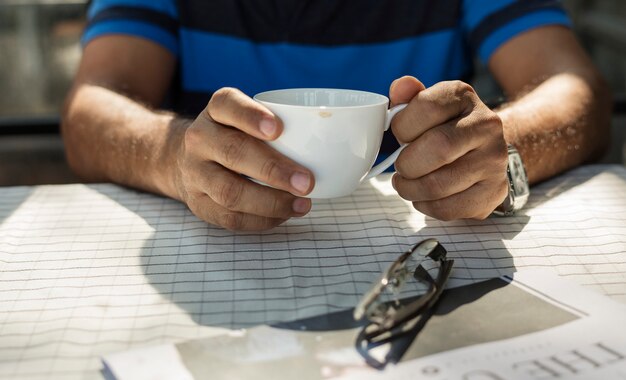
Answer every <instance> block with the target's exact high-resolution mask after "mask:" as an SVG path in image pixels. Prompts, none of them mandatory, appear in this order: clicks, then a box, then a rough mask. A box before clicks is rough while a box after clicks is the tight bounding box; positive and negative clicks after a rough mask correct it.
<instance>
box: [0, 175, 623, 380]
mask: <svg viewBox="0 0 626 380" xmlns="http://www.w3.org/2000/svg"><path fill="white" fill-rule="evenodd" d="M427 237H435V238H437V239H439V240H440V242H442V244H443V245H444V246H445V247H446V248H447V250H448V252H449V257H450V258H453V259H455V267H454V269H453V272H452V279H451V281H450V283H449V285H450V286H458V285H463V284H466V283H469V282H474V281H478V280H483V279H487V278H492V277H497V276H500V275H504V274H511V273H513V272H515V271H517V270H521V269H529V268H541V269H546V270H551V271H553V272H556V273H557V274H559V275H561V276H565V277H568V278H570V279H571V280H573V281H576V282H578V283H580V284H583V285H586V286H588V287H591V288H592V289H595V290H597V291H599V292H600V293H603V294H606V295H608V296H610V297H612V298H613V299H615V300H617V301H621V302H624V303H626V170H625V169H624V168H622V167H618V166H588V167H582V168H579V169H577V170H574V171H572V172H569V173H567V174H565V175H562V176H560V177H557V178H555V179H553V180H551V181H549V182H546V183H544V184H541V185H539V186H537V187H535V188H534V189H533V193H532V195H531V198H530V201H529V204H528V207H527V209H526V211H525V212H524V213H522V214H521V215H517V216H514V217H506V218H498V217H492V218H489V219H487V220H484V221H457V222H440V221H436V220H433V219H431V218H427V217H424V216H423V215H422V214H420V213H418V212H416V211H415V210H413V208H412V206H411V204H410V203H408V202H405V201H403V200H402V199H400V198H399V197H398V196H397V195H395V192H394V191H393V189H392V188H391V185H390V181H389V177H388V176H381V177H379V178H378V179H376V180H374V181H372V182H370V183H367V184H364V185H363V186H361V187H360V188H359V189H358V190H357V192H355V193H354V194H353V195H352V196H350V197H346V198H341V199H335V200H332V201H315V202H314V207H313V210H312V212H311V213H310V214H309V215H308V216H306V217H304V218H298V219H292V220H290V221H288V222H287V223H285V224H284V225H282V226H280V227H277V228H275V229H273V230H271V231H267V232H263V233H232V232H228V231H225V230H222V229H219V228H216V227H212V226H208V225H207V224H206V223H204V222H202V221H200V220H198V219H197V218H196V217H195V216H193V215H192V214H191V213H190V212H189V211H188V210H187V209H186V208H185V207H184V206H183V205H182V204H180V203H177V202H175V201H172V200H168V199H164V198H161V197H157V196H153V195H149V194H144V193H139V192H135V191H132V190H128V189H125V188H122V187H118V186H114V185H63V186H38V187H13V188H2V189H0V378H2V379H5V378H6V379H34V378H47V379H84V378H100V377H101V374H100V372H99V371H100V368H101V363H100V359H99V358H100V356H101V355H104V354H107V353H110V352H117V351H124V350H127V349H129V348H134V347H140V346H147V345H154V344H159V343H166V342H178V341H182V340H187V339H195V338H200V337H205V336H208V335H211V334H216V333H220V332H222V331H224V330H223V329H224V328H243V327H249V326H254V325H258V324H271V323H274V322H278V321H289V320H294V319H300V318H305V317H310V316H314V315H320V314H326V313H330V312H335V311H338V310H344V309H348V308H352V307H354V306H355V304H356V303H357V302H358V300H359V298H360V296H361V295H362V294H363V293H364V292H365V291H366V290H367V289H369V287H370V285H371V284H372V282H373V281H374V280H375V279H376V278H377V277H378V276H379V275H380V273H381V272H382V270H383V269H384V268H386V267H387V266H388V265H389V264H390V263H391V262H392V261H393V260H394V259H395V258H397V256H398V255H399V254H401V253H402V252H403V251H405V250H406V249H407V248H408V247H410V245H411V244H413V243H415V242H417V241H419V240H422V239H424V238H427Z"/></svg>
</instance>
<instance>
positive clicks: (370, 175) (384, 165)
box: [363, 104, 408, 180]
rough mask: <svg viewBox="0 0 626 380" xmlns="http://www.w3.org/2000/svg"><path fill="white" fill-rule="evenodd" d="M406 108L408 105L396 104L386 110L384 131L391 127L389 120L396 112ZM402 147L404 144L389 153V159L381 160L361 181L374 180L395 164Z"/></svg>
mask: <svg viewBox="0 0 626 380" xmlns="http://www.w3.org/2000/svg"><path fill="white" fill-rule="evenodd" d="M406 106H408V104H398V105H397V106H395V107H392V108H390V109H389V110H387V118H386V119H385V131H386V130H387V129H389V126H390V125H391V120H393V118H394V117H395V116H396V115H397V114H398V112H400V111H402V110H403V109H405V108H406ZM404 147H406V144H404V145H402V146H400V147H399V148H398V149H396V151H395V152H393V153H391V155H389V157H387V158H386V159H385V160H383V162H381V163H379V164H378V165H376V166H374V167H372V168H371V169H370V171H369V172H368V173H367V175H366V176H365V178H363V180H366V179H371V178H374V177H376V176H377V175H379V174H380V173H382V172H384V171H385V170H387V168H388V167H390V166H391V165H392V164H393V163H394V162H396V159H397V158H398V156H399V155H400V152H402V149H404Z"/></svg>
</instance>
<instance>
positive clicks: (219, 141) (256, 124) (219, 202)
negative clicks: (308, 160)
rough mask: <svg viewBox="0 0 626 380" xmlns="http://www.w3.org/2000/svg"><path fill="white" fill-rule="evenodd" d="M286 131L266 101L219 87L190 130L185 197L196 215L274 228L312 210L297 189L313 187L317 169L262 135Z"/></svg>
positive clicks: (230, 225) (183, 172)
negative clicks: (300, 162) (284, 152)
mask: <svg viewBox="0 0 626 380" xmlns="http://www.w3.org/2000/svg"><path fill="white" fill-rule="evenodd" d="M281 132H282V125H281V123H280V121H279V120H278V119H277V118H275V117H274V116H273V114H272V113H271V112H270V111H269V110H267V109H266V108H265V107H263V106H262V105H260V104H259V103H257V102H255V101H254V100H252V99H250V98H249V97H248V96H246V95H245V94H243V93H242V92H241V91H239V90H237V89H233V88H223V89H221V90H218V91H217V92H216V93H215V94H214V95H213V97H212V98H211V101H210V102H209V105H208V106H207V107H206V109H205V110H204V111H203V112H202V113H201V114H200V115H199V116H198V118H197V119H196V120H195V121H194V122H193V123H192V124H191V126H189V127H188V128H187V130H186V132H185V136H184V139H183V144H182V145H183V146H182V148H181V149H180V152H179V154H178V160H177V161H178V173H179V174H178V176H177V177H178V178H177V179H178V181H177V182H178V183H177V189H178V192H179V195H180V199H181V200H183V201H184V202H185V203H186V204H187V206H188V207H189V208H190V209H191V211H192V212H193V213H194V214H196V216H198V217H200V218H202V219H204V220H206V221H207V222H209V223H211V224H216V225H219V226H222V227H224V228H227V229H230V230H262V229H268V228H272V227H274V226H276V225H278V224H280V223H282V222H284V221H285V220H287V219H289V218H290V217H293V216H302V215H304V214H306V213H307V212H308V211H309V210H310V208H311V201H310V200H309V199H306V198H300V197H298V196H296V195H302V196H303V195H306V194H308V193H309V192H310V191H311V190H312V189H313V175H312V173H311V172H310V171H309V170H307V169H306V168H304V167H302V166H300V165H298V164H297V163H295V162H293V161H291V160H289V159H287V158H285V157H284V156H282V155H280V154H279V153H278V152H276V151H275V150H273V149H272V148H270V147H269V146H268V145H267V144H265V143H264V142H263V141H262V140H273V139H275V138H277V137H278V136H279V135H280V133H281ZM245 176H247V177H250V178H253V179H256V180H259V181H262V182H264V183H266V184H268V185H270V186H272V187H268V186H263V185H260V184H257V183H255V182H252V181H251V180H250V179H248V178H246V177H245ZM293 194H296V195H293Z"/></svg>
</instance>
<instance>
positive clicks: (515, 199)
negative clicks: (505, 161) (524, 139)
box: [493, 144, 530, 216]
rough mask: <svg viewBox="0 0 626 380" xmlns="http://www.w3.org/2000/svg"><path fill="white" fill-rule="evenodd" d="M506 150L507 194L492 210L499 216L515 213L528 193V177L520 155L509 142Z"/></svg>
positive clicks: (523, 203)
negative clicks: (507, 155) (507, 159)
mask: <svg viewBox="0 0 626 380" xmlns="http://www.w3.org/2000/svg"><path fill="white" fill-rule="evenodd" d="M508 152H509V165H508V166H507V168H506V174H507V177H508V179H509V194H508V195H507V196H506V198H505V199H504V201H503V202H502V204H500V206H498V207H497V208H496V209H495V210H494V212H493V213H494V214H496V215H501V216H510V215H513V214H515V212H516V211H518V210H520V209H521V208H522V207H524V205H525V204H526V201H528V196H529V195H530V189H529V187H528V177H526V169H525V168H524V164H523V163H522V157H520V155H519V152H518V151H517V149H515V147H514V146H513V145H511V144H509V146H508Z"/></svg>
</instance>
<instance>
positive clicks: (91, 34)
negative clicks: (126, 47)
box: [82, 20, 178, 55]
mask: <svg viewBox="0 0 626 380" xmlns="http://www.w3.org/2000/svg"><path fill="white" fill-rule="evenodd" d="M111 34H125V35H129V36H134V37H142V38H145V39H148V40H150V41H152V42H156V43H158V44H160V45H162V46H163V47H165V48H166V49H168V50H169V51H170V52H171V53H172V54H174V55H178V40H177V39H176V36H174V35H172V34H171V33H169V32H167V31H165V30H163V29H161V28H159V27H156V26H154V25H151V24H148V23H145V22H141V21H132V20H107V21H102V22H98V23H96V24H93V25H91V26H90V27H89V28H88V29H87V30H86V31H85V33H84V34H83V38H82V43H83V45H85V44H87V43H88V42H89V41H91V40H93V39H95V38H97V37H100V36H103V35H111Z"/></svg>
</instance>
